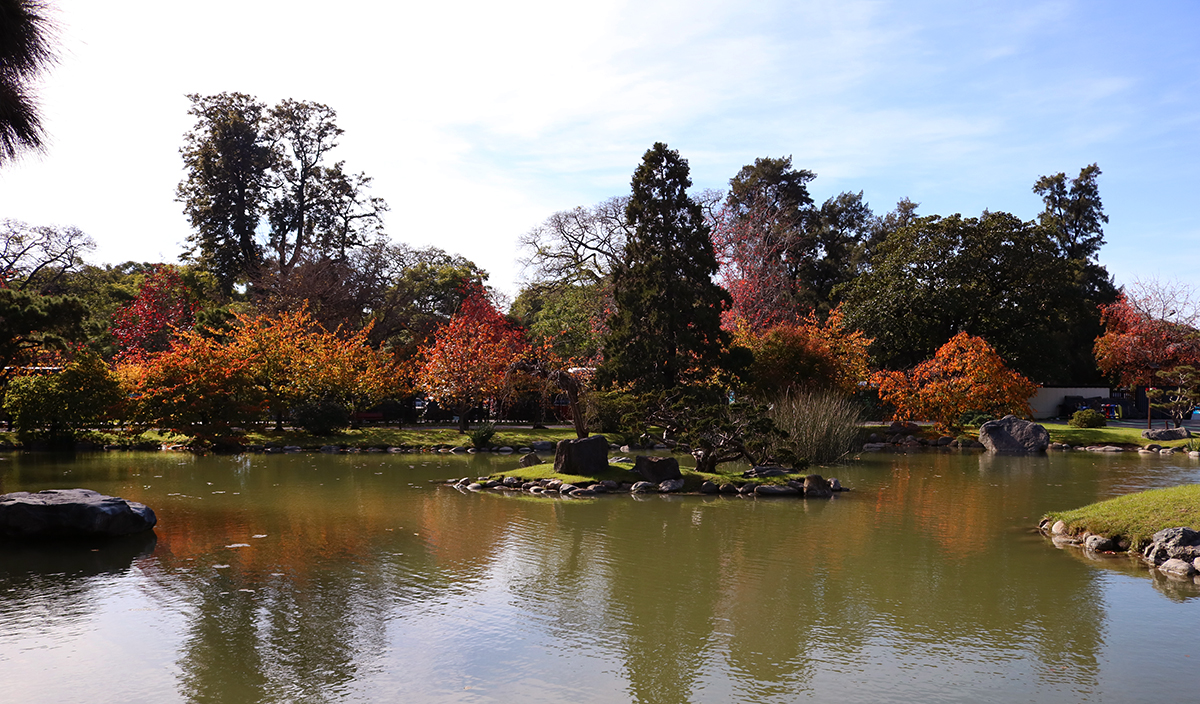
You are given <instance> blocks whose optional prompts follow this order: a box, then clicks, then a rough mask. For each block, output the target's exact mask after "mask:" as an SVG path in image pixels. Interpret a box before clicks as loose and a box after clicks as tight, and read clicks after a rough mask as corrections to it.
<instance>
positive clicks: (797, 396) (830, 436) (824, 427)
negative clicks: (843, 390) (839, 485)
mask: <svg viewBox="0 0 1200 704" xmlns="http://www.w3.org/2000/svg"><path fill="white" fill-rule="evenodd" d="M770 409H771V410H770V416H771V419H772V420H774V421H775V426H776V427H778V428H779V429H780V430H783V431H785V432H786V433H787V434H788V438H787V440H786V441H785V442H786V443H787V444H788V447H789V448H790V449H791V451H792V453H793V454H794V455H795V456H796V457H803V458H806V459H807V460H808V461H809V462H812V463H813V464H829V463H831V462H836V461H838V460H840V459H842V458H843V457H845V456H846V455H848V454H849V453H850V452H852V451H853V450H854V448H855V446H856V444H857V441H858V434H859V423H860V422H861V421H862V407H861V406H859V404H857V403H856V402H854V401H853V400H852V399H850V398H847V397H846V396H844V395H842V394H839V393H837V392H835V391H828V390H805V389H793V390H791V391H789V392H787V393H785V394H782V395H780V396H779V397H777V398H776V399H775V400H774V402H772V403H771V405H770Z"/></svg>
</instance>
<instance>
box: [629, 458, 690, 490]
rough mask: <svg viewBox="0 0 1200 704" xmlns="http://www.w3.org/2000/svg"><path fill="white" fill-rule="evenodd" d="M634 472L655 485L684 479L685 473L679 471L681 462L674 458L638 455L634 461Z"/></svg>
mask: <svg viewBox="0 0 1200 704" xmlns="http://www.w3.org/2000/svg"><path fill="white" fill-rule="evenodd" d="M633 471H634V472H635V473H636V474H637V475H638V476H640V477H641V478H642V479H645V480H646V481H648V482H654V483H655V484H661V483H663V482H665V481H667V480H669V479H682V478H683V473H682V472H680V471H679V460H677V459H675V458H674V457H647V456H646V455H638V456H637V457H636V458H635V459H634V461H633Z"/></svg>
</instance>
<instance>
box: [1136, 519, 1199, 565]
mask: <svg viewBox="0 0 1200 704" xmlns="http://www.w3.org/2000/svg"><path fill="white" fill-rule="evenodd" d="M1151 541H1152V542H1151V543H1150V544H1149V545H1147V546H1146V549H1145V550H1144V551H1143V552H1142V556H1143V557H1145V558H1146V559H1147V560H1148V561H1150V562H1153V563H1154V564H1156V565H1157V564H1160V563H1162V562H1165V561H1167V560H1169V559H1179V560H1188V561H1191V560H1195V559H1196V558H1198V557H1200V532H1197V531H1194V530H1192V529H1191V528H1188V527H1186V526H1180V527H1179V528H1166V529H1163V530H1160V531H1158V532H1157V533H1155V534H1154V535H1153V536H1152V537H1151Z"/></svg>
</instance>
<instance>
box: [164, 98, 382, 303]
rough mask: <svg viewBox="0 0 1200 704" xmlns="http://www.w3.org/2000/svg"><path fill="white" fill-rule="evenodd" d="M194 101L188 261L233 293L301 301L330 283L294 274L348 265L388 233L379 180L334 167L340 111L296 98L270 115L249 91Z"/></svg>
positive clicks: (187, 146) (186, 193)
mask: <svg viewBox="0 0 1200 704" xmlns="http://www.w3.org/2000/svg"><path fill="white" fill-rule="evenodd" d="M188 97H189V98H190V99H191V101H192V108H191V110H190V111H189V112H190V114H191V115H193V116H194V117H195V118H196V123H195V126H194V127H193V128H192V130H191V131H190V132H188V133H187V134H186V135H185V136H184V146H183V148H182V149H181V150H180V152H181V153H182V155H183V160H184V166H185V168H186V170H187V175H186V177H185V178H184V180H183V182H181V183H180V184H179V188H178V190H177V200H179V201H180V202H182V203H183V204H184V212H185V213H187V215H188V217H189V219H190V220H191V223H192V226H193V228H194V229H195V232H194V234H193V235H192V236H191V237H190V241H191V243H192V246H191V248H190V249H189V250H188V252H187V253H186V255H187V256H189V257H193V258H195V259H197V261H198V262H199V263H200V264H201V265H203V266H204V267H205V268H207V269H208V270H210V271H212V272H213V273H214V274H216V275H217V276H218V278H219V280H220V282H221V285H222V287H223V290H224V291H225V294H226V296H228V295H229V294H230V293H231V292H232V290H233V286H234V284H236V283H239V282H250V283H253V284H254V285H255V287H256V288H257V289H259V291H260V293H261V294H262V295H263V296H268V297H269V296H276V297H278V298H280V299H282V300H284V301H290V300H292V299H295V298H297V297H301V298H302V297H304V296H306V295H307V294H309V293H311V292H312V291H311V289H312V288H313V287H314V286H318V287H319V286H322V285H324V284H323V283H322V282H320V281H315V280H314V276H313V275H312V274H311V272H308V273H307V274H306V275H305V276H302V277H300V278H301V279H302V280H301V281H299V282H297V283H295V284H292V283H291V282H290V281H289V279H291V277H292V274H293V272H294V271H296V270H297V269H301V268H304V267H306V266H309V265H313V264H315V265H317V266H323V265H325V264H326V263H328V262H336V263H338V264H341V265H343V267H344V266H345V265H347V264H348V263H349V260H350V253H351V251H353V250H356V249H358V248H361V247H364V246H365V245H367V244H368V243H369V242H370V241H371V240H372V239H374V238H377V237H379V236H380V235H381V233H382V225H383V221H382V214H383V213H384V212H385V211H386V210H387V204H386V203H384V201H383V200H382V199H381V198H378V197H374V196H371V195H370V194H369V189H370V185H371V179H370V177H368V176H367V175H366V174H363V173H350V172H347V171H346V167H345V163H344V162H340V161H338V162H331V159H330V156H331V153H332V151H333V150H334V149H335V148H336V147H337V139H338V137H339V136H340V135H341V134H342V130H341V128H340V127H338V126H337V123H336V117H337V113H336V112H334V110H333V109H332V108H330V107H329V106H327V105H322V104H320V103H314V102H309V101H298V100H291V99H287V100H284V101H282V102H280V103H279V104H278V105H276V106H275V107H273V108H270V109H268V108H267V106H266V105H264V104H262V103H261V102H259V101H258V100H257V99H256V98H254V97H253V96H249V95H245V94H242V93H220V94H218V95H213V96H199V95H190V96H188ZM264 218H265V220H266V222H267V224H268V225H269V232H268V234H267V235H266V238H265V239H266V241H265V242H263V241H262V238H261V237H260V235H259V232H260V231H261V229H262V228H261V225H262V223H263V220H264ZM264 245H265V246H264ZM319 278H320V277H316V279H319ZM344 278H345V277H339V280H344ZM335 297H342V292H337V293H336V295H335Z"/></svg>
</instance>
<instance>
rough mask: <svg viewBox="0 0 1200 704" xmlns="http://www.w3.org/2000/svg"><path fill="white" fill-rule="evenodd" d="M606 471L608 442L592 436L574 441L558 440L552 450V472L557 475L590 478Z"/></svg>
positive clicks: (600, 437)
mask: <svg viewBox="0 0 1200 704" xmlns="http://www.w3.org/2000/svg"><path fill="white" fill-rule="evenodd" d="M606 469H608V440H607V439H605V437H604V436H603V435H593V436H591V437H587V438H577V439H575V440H560V441H559V442H558V447H557V448H556V449H555V450H554V471H555V472H556V473H557V474H580V475H583V476H585V477H592V476H595V475H597V474H599V473H600V472H603V471H604V470H606Z"/></svg>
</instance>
